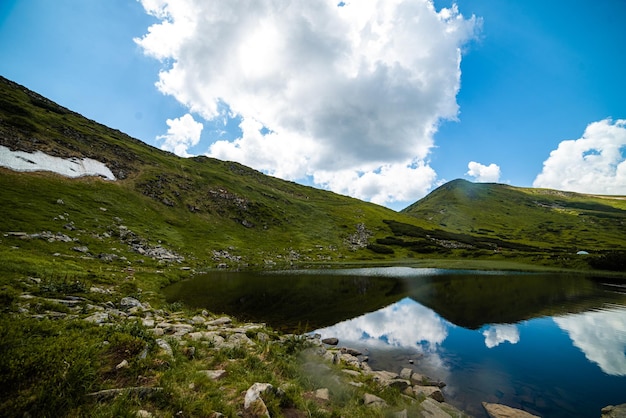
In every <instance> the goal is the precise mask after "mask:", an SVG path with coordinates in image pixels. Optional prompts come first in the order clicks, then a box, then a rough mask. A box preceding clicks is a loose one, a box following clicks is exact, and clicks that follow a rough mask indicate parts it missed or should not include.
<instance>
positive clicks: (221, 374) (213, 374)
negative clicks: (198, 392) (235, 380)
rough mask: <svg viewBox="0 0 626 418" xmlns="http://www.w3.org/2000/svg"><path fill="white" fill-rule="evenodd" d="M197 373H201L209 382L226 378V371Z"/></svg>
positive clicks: (200, 371) (202, 371) (201, 371)
mask: <svg viewBox="0 0 626 418" xmlns="http://www.w3.org/2000/svg"><path fill="white" fill-rule="evenodd" d="M198 373H201V374H203V375H205V376H207V377H208V378H209V379H211V380H218V379H221V378H222V377H224V376H226V370H222V369H218V370H199V371H198Z"/></svg>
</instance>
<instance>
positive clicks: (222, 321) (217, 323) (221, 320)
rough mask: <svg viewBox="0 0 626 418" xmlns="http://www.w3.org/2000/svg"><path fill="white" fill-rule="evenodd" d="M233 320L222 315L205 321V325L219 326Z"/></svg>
mask: <svg viewBox="0 0 626 418" xmlns="http://www.w3.org/2000/svg"><path fill="white" fill-rule="evenodd" d="M232 322H233V320H232V319H231V318H229V317H227V316H223V317H221V318H217V319H214V320H212V321H209V322H207V326H220V325H228V324H230V323H232Z"/></svg>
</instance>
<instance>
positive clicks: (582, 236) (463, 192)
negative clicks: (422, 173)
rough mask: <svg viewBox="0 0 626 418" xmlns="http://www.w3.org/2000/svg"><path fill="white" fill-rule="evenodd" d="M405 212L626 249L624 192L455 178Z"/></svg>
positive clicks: (485, 232)
mask: <svg viewBox="0 0 626 418" xmlns="http://www.w3.org/2000/svg"><path fill="white" fill-rule="evenodd" d="M402 212H403V213H406V214H408V215H411V216H415V217H416V218H420V219H423V220H427V221H428V222H431V223H433V224H434V225H438V226H439V228H443V229H446V230H448V231H456V232H463V233H469V234H472V235H475V236H477V237H486V238H497V239H500V240H504V241H509V242H516V243H521V244H527V245H531V246H534V247H538V248H544V249H553V250H558V249H562V250H569V251H574V250H576V251H578V250H587V251H603V250H624V249H626V197H619V196H593V195H585V194H579V193H570V192H561V191H556V190H547V189H532V188H520V187H513V186H508V185H504V184H488V183H471V182H468V181H465V180H454V181H452V182H449V183H447V184H445V185H443V186H441V187H439V188H438V189H436V190H434V191H433V192H432V193H430V194H429V195H428V196H426V197H425V198H423V199H421V200H419V201H418V202H416V203H414V204H413V205H411V206H409V207H408V208H406V209H404V210H403V211H402Z"/></svg>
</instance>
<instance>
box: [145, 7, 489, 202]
mask: <svg viewBox="0 0 626 418" xmlns="http://www.w3.org/2000/svg"><path fill="white" fill-rule="evenodd" d="M140 1H141V2H142V4H143V6H144V8H145V10H146V11H147V12H148V13H149V14H151V15H153V16H155V17H157V19H159V22H158V23H156V24H154V25H152V26H151V27H150V28H148V32H147V33H146V34H145V35H144V36H143V37H141V38H139V39H136V42H137V43H138V44H139V45H140V46H141V47H142V48H143V50H144V51H145V53H146V54H148V55H150V56H153V57H155V58H157V59H160V60H162V62H163V63H164V68H163V70H162V71H161V72H160V74H159V81H158V83H157V87H158V88H159V90H161V91H162V92H163V93H165V94H169V95H172V96H173V97H175V98H176V99H177V100H178V101H179V102H180V103H182V104H184V105H185V106H187V107H188V108H189V109H190V111H191V112H195V113H197V114H199V115H201V116H202V117H203V118H204V119H206V120H207V121H208V120H214V119H215V120H218V119H220V118H221V119H223V118H224V117H228V118H230V117H232V115H237V116H238V117H240V118H241V120H242V122H241V130H242V135H241V136H240V137H238V138H235V139H228V140H226V139H224V140H220V141H217V142H214V143H213V144H211V146H210V147H209V149H208V154H209V155H211V156H213V157H217V158H221V159H228V160H236V161H239V162H241V163H243V164H246V165H249V166H252V167H254V168H257V169H260V170H263V171H265V172H267V173H269V174H273V175H276V176H280V177H283V178H286V179H291V180H298V179H301V178H305V177H306V178H313V179H314V181H315V182H317V184H318V185H321V186H325V187H328V188H330V189H332V190H334V191H337V192H340V193H346V194H351V195H353V196H358V197H360V198H362V199H369V200H375V201H377V202H379V203H384V202H391V201H395V200H404V199H407V200H411V199H415V198H417V197H419V196H420V195H423V194H425V193H426V191H427V190H428V188H429V187H430V186H431V185H432V183H433V182H434V179H435V177H436V176H435V173H434V171H433V170H432V169H431V168H430V167H429V166H428V159H427V157H428V155H429V153H430V150H431V148H432V147H433V145H434V144H433V135H434V133H435V132H436V130H437V126H438V124H439V123H440V122H441V121H442V120H453V119H455V118H456V117H457V113H458V105H457V103H456V94H457V92H458V90H459V86H460V75H461V72H460V61H461V49H462V47H463V45H464V44H465V43H467V42H468V41H469V40H470V39H472V38H473V37H474V35H475V33H476V31H477V30H478V28H479V26H480V21H479V19H476V18H474V17H471V18H465V17H463V16H462V15H461V14H460V13H459V12H458V10H457V8H456V7H455V6H453V7H451V8H449V9H442V10H439V11H437V10H436V9H435V8H434V6H433V3H432V1H431V0H418V1H415V0H410V1H409V0H393V1H389V0H364V1H359V2H355V3H351V2H345V3H342V6H341V7H340V6H338V4H337V3H338V2H336V1H330V0H318V1H307V2H296V1H293V0H280V1H270V0H259V1H256V2H244V1H235V0H233V1H223V2H207V1H204V0H176V1H173V0H140ZM226 108H227V109H229V110H228V112H232V114H225V112H226V111H225V110H224V109H226Z"/></svg>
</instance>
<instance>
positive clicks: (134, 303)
mask: <svg viewBox="0 0 626 418" xmlns="http://www.w3.org/2000/svg"><path fill="white" fill-rule="evenodd" d="M120 308H122V309H124V310H125V311H128V310H130V309H131V308H141V309H143V305H142V304H141V302H139V301H138V300H137V299H135V298H131V297H125V298H122V300H121V301H120Z"/></svg>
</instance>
